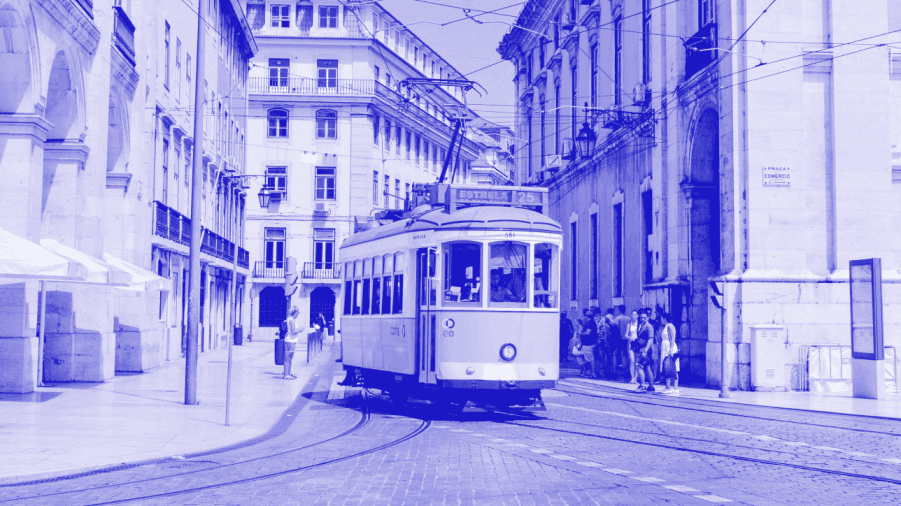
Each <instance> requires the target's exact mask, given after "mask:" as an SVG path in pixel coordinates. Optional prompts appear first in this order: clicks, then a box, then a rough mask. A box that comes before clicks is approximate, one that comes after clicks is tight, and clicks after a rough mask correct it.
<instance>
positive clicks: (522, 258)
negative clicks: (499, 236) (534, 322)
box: [488, 241, 529, 307]
mask: <svg viewBox="0 0 901 506" xmlns="http://www.w3.org/2000/svg"><path fill="white" fill-rule="evenodd" d="M528 251H529V247H528V245H526V244H522V243H515V242H511V241H504V242H495V243H491V256H490V258H489V261H488V262H489V263H488V269H489V273H490V274H489V275H490V276H491V298H490V299H489V301H488V305H489V306H490V307H526V306H528V303H527V301H526V265H527V264H526V259H527V258H528Z"/></svg>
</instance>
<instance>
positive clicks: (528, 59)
mask: <svg viewBox="0 0 901 506" xmlns="http://www.w3.org/2000/svg"><path fill="white" fill-rule="evenodd" d="M532 58H533V56H532V52H531V51H529V52H528V53H526V86H528V85H531V84H532Z"/></svg>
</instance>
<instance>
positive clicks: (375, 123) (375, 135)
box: [372, 116, 379, 145]
mask: <svg viewBox="0 0 901 506" xmlns="http://www.w3.org/2000/svg"><path fill="white" fill-rule="evenodd" d="M372 142H373V143H375V144H376V145H378V143H379V117H378V116H373V117H372Z"/></svg>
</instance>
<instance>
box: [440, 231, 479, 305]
mask: <svg viewBox="0 0 901 506" xmlns="http://www.w3.org/2000/svg"><path fill="white" fill-rule="evenodd" d="M443 249H444V306H477V307H481V306H482V245H481V244H480V243H477V242H468V241H465V242H464V241H460V242H451V243H445V244H444V246H443Z"/></svg>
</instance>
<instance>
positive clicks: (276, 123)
mask: <svg viewBox="0 0 901 506" xmlns="http://www.w3.org/2000/svg"><path fill="white" fill-rule="evenodd" d="M269 137H275V138H279V137H282V138H286V137H288V111H286V110H284V109H270V110H269Z"/></svg>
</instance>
